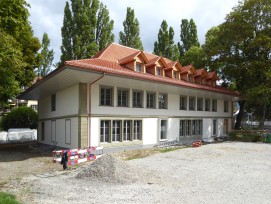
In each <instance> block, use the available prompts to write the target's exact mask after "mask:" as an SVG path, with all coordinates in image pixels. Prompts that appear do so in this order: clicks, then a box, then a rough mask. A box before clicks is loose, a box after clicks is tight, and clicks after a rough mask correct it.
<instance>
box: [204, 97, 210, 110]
mask: <svg viewBox="0 0 271 204" xmlns="http://www.w3.org/2000/svg"><path fill="white" fill-rule="evenodd" d="M205 111H210V99H208V98H206V99H205Z"/></svg>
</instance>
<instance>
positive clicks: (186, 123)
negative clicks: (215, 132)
mask: <svg viewBox="0 0 271 204" xmlns="http://www.w3.org/2000/svg"><path fill="white" fill-rule="evenodd" d="M179 135H180V137H183V136H199V135H202V120H180V130H179Z"/></svg>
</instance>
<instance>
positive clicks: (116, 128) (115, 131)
mask: <svg viewBox="0 0 271 204" xmlns="http://www.w3.org/2000/svg"><path fill="white" fill-rule="evenodd" d="M120 133H121V120H113V126H112V142H120Z"/></svg>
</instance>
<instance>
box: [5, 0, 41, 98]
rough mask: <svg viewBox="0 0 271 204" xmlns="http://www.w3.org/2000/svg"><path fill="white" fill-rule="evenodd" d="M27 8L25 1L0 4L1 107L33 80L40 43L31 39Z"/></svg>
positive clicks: (35, 39)
mask: <svg viewBox="0 0 271 204" xmlns="http://www.w3.org/2000/svg"><path fill="white" fill-rule="evenodd" d="M27 7H29V4H28V3H27V2H26V1H25V0H13V1H9V0H1V1H0V33H1V34H0V35H1V38H0V43H1V46H0V64H1V65H0V69H1V70H0V78H1V82H0V84H1V87H0V89H1V90H4V91H1V93H0V95H1V96H0V97H1V98H0V101H1V103H6V102H7V100H8V99H12V98H14V97H15V96H16V95H17V94H18V92H19V90H20V87H21V86H29V85H30V84H31V82H32V81H33V79H34V77H35V73H34V68H35V67H36V66H37V58H36V53H37V51H38V50H39V48H40V43H39V40H38V38H36V37H34V36H33V32H32V29H31V25H30V23H29V21H28V17H29V12H28V9H27ZM2 78H3V79H2Z"/></svg>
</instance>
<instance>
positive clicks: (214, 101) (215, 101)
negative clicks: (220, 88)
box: [212, 99, 217, 112]
mask: <svg viewBox="0 0 271 204" xmlns="http://www.w3.org/2000/svg"><path fill="white" fill-rule="evenodd" d="M212 111H213V112H216V111H217V100H216V99H213V100H212Z"/></svg>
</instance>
